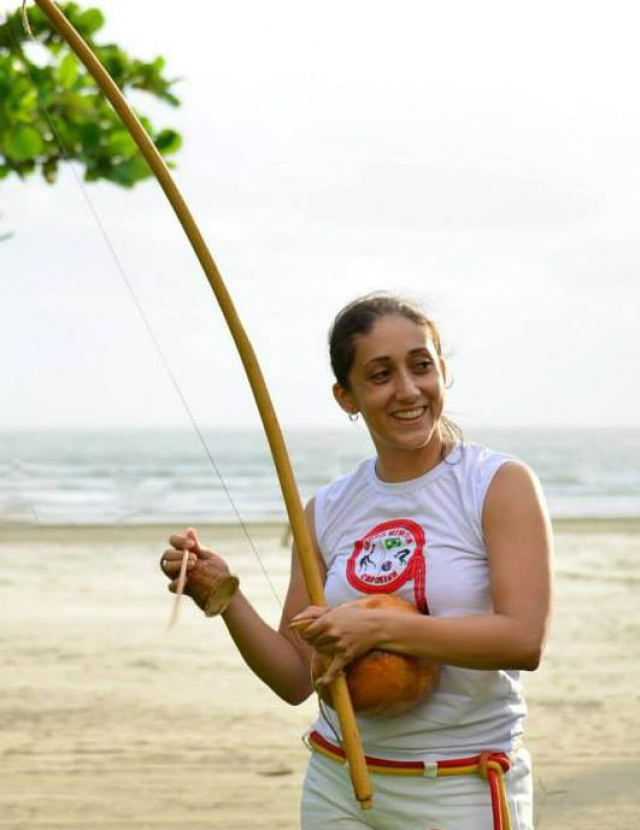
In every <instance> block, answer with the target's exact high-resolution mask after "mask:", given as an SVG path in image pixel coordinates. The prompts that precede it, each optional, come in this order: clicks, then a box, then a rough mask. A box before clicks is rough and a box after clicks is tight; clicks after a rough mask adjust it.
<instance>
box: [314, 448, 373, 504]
mask: <svg viewBox="0 0 640 830" xmlns="http://www.w3.org/2000/svg"><path fill="white" fill-rule="evenodd" d="M372 465H373V460H372V459H370V458H369V459H367V460H366V461H363V462H362V463H361V464H360V465H359V466H358V467H356V469H355V470H352V471H351V472H350V473H347V474H346V475H342V476H339V477H338V478H335V479H333V481H330V482H329V483H328V484H325V485H324V487H321V488H320V489H319V490H318V492H317V493H316V495H315V498H314V501H315V502H316V503H320V502H331V501H338V502H339V501H341V500H342V499H343V498H344V496H345V495H346V494H347V493H348V492H349V491H352V490H357V489H359V488H361V487H363V486H365V485H366V483H367V482H368V481H369V478H370V470H371V467H372Z"/></svg>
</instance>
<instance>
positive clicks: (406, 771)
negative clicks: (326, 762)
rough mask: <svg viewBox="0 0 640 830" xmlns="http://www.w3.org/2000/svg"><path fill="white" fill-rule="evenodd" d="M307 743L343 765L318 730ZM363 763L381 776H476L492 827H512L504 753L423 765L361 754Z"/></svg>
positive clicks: (339, 753) (338, 753) (508, 765)
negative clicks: (484, 789) (483, 786)
mask: <svg viewBox="0 0 640 830" xmlns="http://www.w3.org/2000/svg"><path fill="white" fill-rule="evenodd" d="M308 742H309V745H310V746H311V747H312V749H314V750H315V751H316V752H319V753H320V754H321V755H324V756H325V758H329V759H330V760H332V761H337V762H338V763H341V764H344V763H345V762H346V755H345V752H344V750H343V749H342V748H341V747H339V746H336V745H335V744H332V743H331V742H330V741H328V740H327V739H326V738H324V737H323V736H322V735H321V734H320V733H319V732H311V733H310V735H309V737H308ZM365 760H366V762H367V766H368V767H369V770H370V771H371V772H372V773H379V774H381V775H416V776H421V777H425V776H426V777H430V776H433V777H437V778H440V777H442V776H447V775H479V776H480V777H481V778H484V779H485V781H486V782H487V783H488V785H489V792H490V793H491V809H492V812H493V830H512V827H511V816H510V815H509V805H508V804H507V791H506V787H505V783H504V774H505V773H506V772H508V771H509V769H510V768H511V762H510V761H509V759H508V757H507V756H506V755H505V753H504V752H483V753H481V754H480V755H473V756H471V757H469V758H451V759H449V760H447V761H436V762H435V763H433V764H426V763H424V761H390V760H388V759H385V758H372V757H370V756H369V755H365Z"/></svg>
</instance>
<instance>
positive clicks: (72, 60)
mask: <svg viewBox="0 0 640 830" xmlns="http://www.w3.org/2000/svg"><path fill="white" fill-rule="evenodd" d="M78 70H79V66H78V60H77V58H76V56H75V55H74V54H73V53H71V52H70V53H69V54H68V55H65V57H64V58H63V59H62V61H61V62H60V66H59V67H58V80H59V81H60V83H61V84H62V86H63V87H65V89H71V87H72V86H73V85H74V84H75V82H76V81H77V80H78Z"/></svg>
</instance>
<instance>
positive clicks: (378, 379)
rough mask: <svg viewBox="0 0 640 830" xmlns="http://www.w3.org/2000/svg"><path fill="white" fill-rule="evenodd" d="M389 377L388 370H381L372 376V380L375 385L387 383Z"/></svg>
mask: <svg viewBox="0 0 640 830" xmlns="http://www.w3.org/2000/svg"><path fill="white" fill-rule="evenodd" d="M388 377H389V371H388V369H381V370H380V371H379V372H374V373H373V374H372V375H370V379H371V380H372V381H373V382H374V383H382V381H385V380H386V379H387V378H388Z"/></svg>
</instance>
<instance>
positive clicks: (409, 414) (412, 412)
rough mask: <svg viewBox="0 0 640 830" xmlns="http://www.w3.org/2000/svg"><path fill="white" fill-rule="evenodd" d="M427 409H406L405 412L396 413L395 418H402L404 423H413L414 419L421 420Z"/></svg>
mask: <svg viewBox="0 0 640 830" xmlns="http://www.w3.org/2000/svg"><path fill="white" fill-rule="evenodd" d="M424 409H425V407H422V406H421V407H420V409H405V410H404V412H395V413H394V417H395V418H400V419H401V420H404V421H411V420H413V419H414V418H419V417H420V415H422V413H423V412H424Z"/></svg>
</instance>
